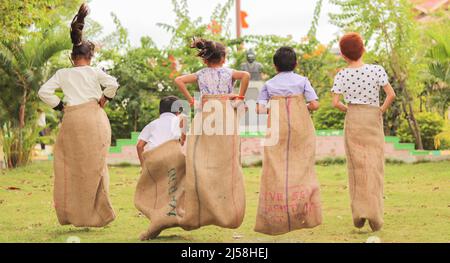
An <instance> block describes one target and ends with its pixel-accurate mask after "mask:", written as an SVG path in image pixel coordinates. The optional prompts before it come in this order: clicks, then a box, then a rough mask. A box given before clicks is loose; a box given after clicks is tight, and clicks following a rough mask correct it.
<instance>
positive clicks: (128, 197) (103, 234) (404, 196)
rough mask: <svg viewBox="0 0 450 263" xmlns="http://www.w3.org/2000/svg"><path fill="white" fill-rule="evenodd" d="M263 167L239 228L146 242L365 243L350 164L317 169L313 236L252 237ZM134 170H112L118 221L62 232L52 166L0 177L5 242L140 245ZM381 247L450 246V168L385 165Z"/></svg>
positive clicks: (250, 180) (250, 173)
mask: <svg viewBox="0 0 450 263" xmlns="http://www.w3.org/2000/svg"><path fill="white" fill-rule="evenodd" d="M260 171H261V168H246V169H245V178H246V189H247V211H246V217H245V221H244V223H243V224H242V226H241V227H240V228H239V229H236V230H228V229H220V228H217V227H205V228H202V229H200V230H196V231H192V232H185V231H183V230H181V229H179V228H176V229H171V230H167V231H165V232H163V233H162V235H161V236H160V237H159V238H158V239H156V240H153V241H149V242H252V243H256V242H364V241H365V240H366V239H367V238H368V237H369V236H372V235H374V233H372V232H370V229H369V227H368V226H366V227H365V228H363V229H361V230H357V229H355V228H354V227H353V226H352V220H351V212H350V206H349V196H348V189H347V175H346V169H345V165H332V166H318V167H317V173H318V176H319V180H320V182H321V194H322V203H323V215H324V222H323V224H322V225H321V226H319V227H317V228H314V229H311V230H300V231H295V232H292V233H289V234H286V235H282V236H277V237H271V236H266V235H262V234H258V233H255V232H254V231H253V226H254V221H255V214H256V206H257V198H258V195H257V192H258V189H259V178H260ZM138 172H139V168H137V167H111V169H110V173H111V193H112V194H111V198H112V202H113V206H114V208H115V210H116V213H117V215H118V217H117V219H116V221H114V222H113V223H112V224H110V225H109V226H108V227H105V228H102V229H88V228H82V229H77V228H74V227H68V226H64V227H62V226H59V225H58V223H57V219H56V214H55V212H54V210H53V207H52V166H51V163H48V162H44V163H36V164H33V165H31V166H29V167H26V168H21V169H17V170H11V171H0V242H66V240H67V238H68V237H71V236H76V237H79V238H80V239H81V242H139V241H138V237H139V234H140V233H141V232H142V231H143V230H145V229H146V228H147V226H148V224H149V222H148V220H147V219H146V218H145V217H142V216H140V215H139V213H138V211H137V210H136V209H135V208H134V205H133V195H134V187H135V184H136V181H137V178H138ZM384 219H385V226H384V228H383V230H382V231H380V232H377V233H375V235H376V236H378V237H379V238H380V239H381V241H382V242H450V162H441V163H424V164H414V165H406V164H398V165H387V167H386V177H385V218H384Z"/></svg>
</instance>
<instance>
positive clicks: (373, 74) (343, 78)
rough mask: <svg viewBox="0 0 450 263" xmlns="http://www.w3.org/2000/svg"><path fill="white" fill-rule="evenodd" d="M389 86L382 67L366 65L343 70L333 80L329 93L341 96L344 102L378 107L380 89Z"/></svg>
mask: <svg viewBox="0 0 450 263" xmlns="http://www.w3.org/2000/svg"><path fill="white" fill-rule="evenodd" d="M387 84H389V80H388V75H387V74H386V71H385V70H384V68H383V67H382V66H379V65H370V64H366V65H364V66H362V67H359V68H345V69H343V70H341V71H340V72H339V73H338V74H337V75H336V77H335V78H334V85H333V88H332V89H331V92H333V93H336V94H343V96H344V99H345V102H347V103H350V104H367V105H372V106H377V107H379V106H380V89H381V87H384V86H386V85H387Z"/></svg>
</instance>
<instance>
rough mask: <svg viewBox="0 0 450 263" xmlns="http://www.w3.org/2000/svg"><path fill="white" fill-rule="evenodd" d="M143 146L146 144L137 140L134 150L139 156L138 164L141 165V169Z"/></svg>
mask: <svg viewBox="0 0 450 263" xmlns="http://www.w3.org/2000/svg"><path fill="white" fill-rule="evenodd" d="M145 145H147V142H146V141H143V140H139V141H138V144H137V145H136V150H137V154H138V156H139V162H140V163H141V167H143V165H144V156H143V152H144V147H145Z"/></svg>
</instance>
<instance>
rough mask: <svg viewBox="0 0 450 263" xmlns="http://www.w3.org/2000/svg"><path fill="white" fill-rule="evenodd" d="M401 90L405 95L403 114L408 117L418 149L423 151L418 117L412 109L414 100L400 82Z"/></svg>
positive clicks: (402, 82)
mask: <svg viewBox="0 0 450 263" xmlns="http://www.w3.org/2000/svg"><path fill="white" fill-rule="evenodd" d="M399 88H400V90H401V92H402V93H403V94H402V95H403V96H402V108H403V112H404V113H405V115H406V120H407V121H408V126H409V128H410V130H411V132H412V134H413V136H414V140H415V142H416V148H417V149H418V150H423V142H422V136H421V134H420V127H419V125H418V123H417V120H416V117H415V116H414V110H413V107H412V99H411V97H410V96H409V93H408V91H407V89H406V84H405V82H404V81H401V82H400V87H399Z"/></svg>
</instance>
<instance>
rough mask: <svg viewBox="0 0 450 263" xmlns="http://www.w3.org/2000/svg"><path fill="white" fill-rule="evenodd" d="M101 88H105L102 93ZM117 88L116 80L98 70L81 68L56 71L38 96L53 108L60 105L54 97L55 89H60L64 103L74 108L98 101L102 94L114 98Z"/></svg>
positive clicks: (88, 67) (87, 67)
mask: <svg viewBox="0 0 450 263" xmlns="http://www.w3.org/2000/svg"><path fill="white" fill-rule="evenodd" d="M102 86H103V87H105V90H103V91H102ZM118 88H119V84H118V83H117V80H116V78H114V77H112V76H110V75H108V74H106V73H105V72H103V70H101V69H99V68H94V67H90V66H83V67H73V68H65V69H60V70H58V71H57V72H56V73H55V75H53V77H51V78H50V79H49V80H48V81H47V82H46V83H45V84H44V85H42V87H41V88H40V89H39V92H38V95H39V97H40V98H41V99H42V101H44V102H45V103H47V104H48V105H50V106H51V107H52V108H54V107H56V106H58V104H59V103H60V99H59V98H58V96H56V95H55V91H56V90H57V89H62V91H63V93H64V101H66V102H67V105H68V106H75V105H79V104H83V103H86V102H89V101H98V100H99V99H100V98H101V96H102V95H103V94H104V95H105V96H106V97H108V98H114V96H115V95H116V91H117V89H118Z"/></svg>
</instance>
